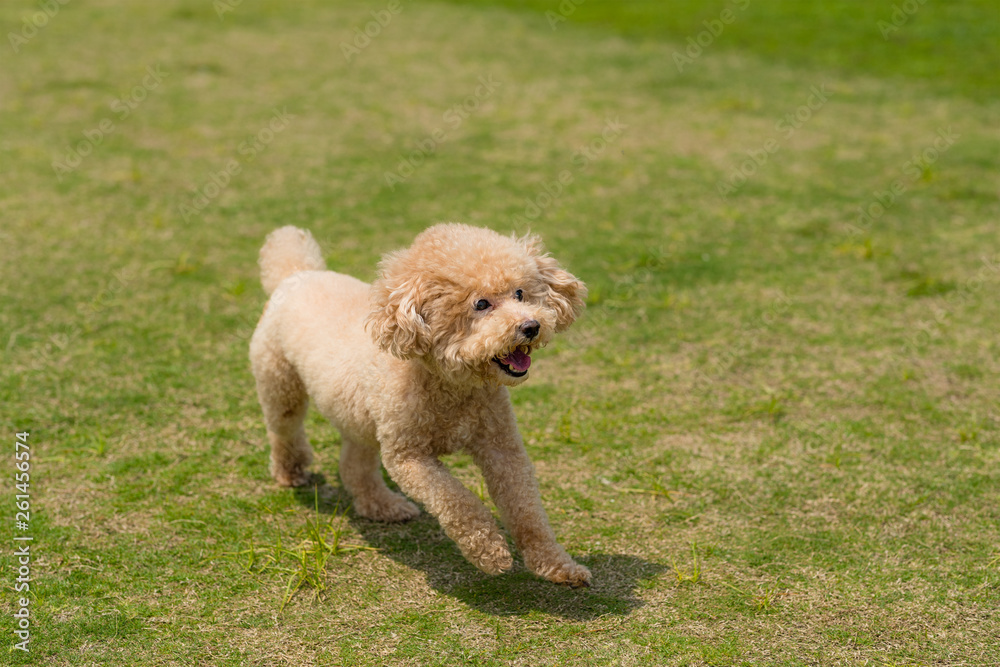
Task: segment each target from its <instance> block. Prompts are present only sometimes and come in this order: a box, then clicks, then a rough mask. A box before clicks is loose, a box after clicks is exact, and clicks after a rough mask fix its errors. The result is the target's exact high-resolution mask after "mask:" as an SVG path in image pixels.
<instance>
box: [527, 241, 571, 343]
mask: <svg viewBox="0 0 1000 667" xmlns="http://www.w3.org/2000/svg"><path fill="white" fill-rule="evenodd" d="M520 241H521V243H522V244H523V245H524V247H525V249H526V250H527V251H528V254H529V255H531V257H532V258H533V259H534V260H535V264H536V265H537V266H538V273H539V274H540V275H541V276H542V282H544V283H545V285H546V286H547V287H548V294H547V295H546V298H547V299H548V302H549V305H550V306H551V307H552V308H553V310H555V311H556V332H557V333H558V332H560V331H563V330H565V329H567V328H568V327H569V325H571V324H573V322H574V321H576V318H577V317H579V316H580V313H581V312H583V309H584V307H585V301H586V299H587V286H586V285H584V284H583V283H582V282H581V281H579V280H577V278H576V276H574V275H573V274H571V273H570V272H569V271H566V270H564V269H563V268H562V267H560V266H559V262H557V261H556V260H555V259H553V258H552V257H550V256H549V254H548V253H547V252H545V248H544V247H543V246H542V241H541V239H540V238H538V237H537V236H534V235H532V234H529V235H527V236H525V237H523V238H522V239H520Z"/></svg>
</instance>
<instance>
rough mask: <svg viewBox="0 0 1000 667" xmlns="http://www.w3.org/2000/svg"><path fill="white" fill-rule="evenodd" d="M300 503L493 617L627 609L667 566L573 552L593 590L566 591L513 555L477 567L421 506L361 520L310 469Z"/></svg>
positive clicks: (589, 615) (593, 614)
mask: <svg viewBox="0 0 1000 667" xmlns="http://www.w3.org/2000/svg"><path fill="white" fill-rule="evenodd" d="M295 497H296V499H297V500H298V502H299V503H300V504H302V505H303V506H305V507H308V508H310V509H318V510H319V512H320V513H321V514H327V515H329V514H333V513H335V512H337V513H344V511H345V508H346V509H347V511H346V517H347V521H348V523H349V524H350V525H351V527H353V528H354V529H355V530H357V531H358V532H359V533H360V534H361V535H362V537H363V538H364V539H365V542H366V544H367V546H370V547H373V548H375V549H377V550H378V551H379V552H380V553H381V554H383V555H385V556H388V557H389V558H392V559H393V560H394V561H396V562H398V563H400V564H402V565H404V566H406V567H408V568H411V569H414V570H420V571H422V572H424V573H425V575H426V577H427V583H428V584H430V586H431V587H432V588H433V589H434V590H436V591H438V592H440V593H442V594H444V595H448V596H451V597H453V598H456V599H458V600H461V601H462V602H464V603H465V604H467V605H469V606H470V607H473V608H475V609H477V610H479V611H481V612H483V613H486V614H491V615H494V616H521V615H525V614H529V613H531V612H542V613H546V614H552V615H555V616H561V617H563V618H567V619H571V620H576V621H587V620H590V619H594V618H597V617H599V616H607V615H609V614H614V615H626V614H629V613H631V612H632V611H634V610H635V609H638V608H639V607H641V606H642V605H643V601H642V600H641V599H640V598H639V596H638V595H637V593H636V589H637V588H638V587H639V586H640V585H642V584H643V583H644V582H646V581H649V580H650V579H652V578H654V577H656V576H657V575H658V574H660V573H661V572H663V571H664V570H666V569H667V568H666V567H665V566H663V565H660V564H658V563H651V562H649V561H645V560H643V559H641V558H636V557H635V556H626V555H619V554H591V555H590V556H587V557H579V558H576V560H577V561H579V562H580V563H581V564H583V565H586V566H587V567H588V568H590V571H591V573H592V574H593V585H592V587H591V588H585V589H576V590H574V589H570V588H568V587H565V586H558V585H555V584H552V583H550V582H548V581H545V580H543V579H541V578H539V577H537V576H535V575H534V574H532V573H531V572H528V571H527V570H526V569H525V568H524V564H523V562H521V560H520V558H519V557H518V554H516V553H515V559H514V560H515V565H514V569H513V570H512V571H511V572H508V573H506V574H503V575H500V576H497V577H493V576H490V575H487V574H484V573H482V572H480V571H479V570H477V569H476V568H475V567H474V566H473V565H472V564H471V563H469V562H468V561H467V560H465V558H464V557H463V556H462V554H461V552H460V551H459V550H458V547H457V546H456V545H455V543H454V542H452V541H451V540H450V539H449V538H448V537H447V536H446V535H445V534H444V531H442V530H441V526H440V525H439V524H438V522H437V520H435V519H434V517H432V516H430V515H429V514H427V512H422V513H421V514H420V516H419V517H417V518H416V519H414V520H412V521H408V522H406V523H380V522H376V521H369V520H368V519H363V518H361V517H359V516H358V515H357V514H355V513H354V512H353V511H352V510H351V509H349V506H350V502H351V497H350V495H349V494H348V493H347V491H345V490H344V489H343V488H341V487H340V486H339V485H337V486H332V485H330V484H327V482H326V478H325V477H324V476H323V475H321V474H314V475H313V478H312V480H311V483H310V484H309V485H308V486H304V487H300V488H298V489H295Z"/></svg>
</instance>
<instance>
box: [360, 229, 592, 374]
mask: <svg viewBox="0 0 1000 667" xmlns="http://www.w3.org/2000/svg"><path fill="white" fill-rule="evenodd" d="M586 297H587V288H586V286H585V285H584V284H583V283H582V282H580V281H579V280H577V279H576V278H575V277H573V276H572V275H570V274H569V273H568V272H566V271H564V270H563V269H562V268H560V267H559V264H558V263H557V262H556V261H555V260H554V259H552V258H551V257H549V256H548V255H547V254H546V253H545V251H544V249H543V248H542V245H541V242H540V240H539V239H538V237H536V236H525V237H522V238H515V237H507V236H501V235H500V234H497V233H496V232H494V231H491V230H489V229H482V228H479V227H470V226H468V225H462V224H443V225H436V226H434V227H431V228H430V229H428V230H426V231H424V232H423V233H422V234H420V235H419V236H417V238H416V240H414V242H413V245H412V246H410V247H409V248H408V249H406V250H401V251H398V252H394V253H390V254H388V255H386V256H385V257H384V258H383V260H382V262H381V264H380V265H379V277H378V279H377V280H376V281H375V284H374V285H373V286H372V311H371V313H370V314H369V315H368V320H367V322H366V326H367V327H368V330H369V331H370V332H371V334H372V337H373V338H374V340H375V343H376V344H377V345H378V346H379V347H380V348H381V349H383V350H385V351H387V352H390V353H392V354H393V355H395V356H397V357H399V358H401V359H421V360H423V361H424V362H425V363H426V364H427V365H428V367H430V368H432V369H434V370H436V371H437V372H439V373H440V374H442V375H444V376H446V377H447V378H448V379H450V380H451V381H453V382H460V383H465V384H479V385H481V384H505V385H516V384H520V383H521V382H523V381H524V380H525V378H526V377H527V375H528V367H529V366H530V365H531V353H532V352H533V351H534V350H535V349H537V348H538V347H541V346H543V345H545V344H546V343H548V342H549V341H550V340H551V339H552V336H553V335H554V334H556V333H558V332H560V331H563V330H564V329H566V328H567V327H569V325H570V324H572V323H573V321H574V320H575V319H576V318H577V316H578V315H579V314H580V312H581V311H582V310H583V307H584V299H586Z"/></svg>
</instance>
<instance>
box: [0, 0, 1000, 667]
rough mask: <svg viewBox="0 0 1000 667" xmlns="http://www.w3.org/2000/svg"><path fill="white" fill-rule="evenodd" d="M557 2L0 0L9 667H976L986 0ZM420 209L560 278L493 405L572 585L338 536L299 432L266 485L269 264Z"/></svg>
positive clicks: (416, 545) (999, 22) (435, 541)
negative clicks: (549, 337)
mask: <svg viewBox="0 0 1000 667" xmlns="http://www.w3.org/2000/svg"><path fill="white" fill-rule="evenodd" d="M577 2H579V0H577ZM567 3H568V4H567ZM567 3H563V4H560V3H559V2H557V1H556V0H551V1H550V2H544V1H542V0H538V1H534V0H531V1H529V0H522V1H515V0H511V1H509V2H495V3H494V2H441V3H435V2H419V3H418V2H412V3H411V2H408V1H406V0H400V1H399V2H389V1H388V0H387V1H386V2H382V1H381V0H379V1H377V2H374V3H370V4H359V3H351V2H346V1H337V2H319V1H318V0H304V1H303V2H299V3H288V6H286V4H285V3H281V2H278V1H277V0H273V1H270V2H264V1H261V2H254V1H253V0H244V1H243V2H238V1H237V0H218V1H217V2H215V3H214V4H213V2H210V1H209V0H198V1H196V0H174V1H170V2H161V3H142V2H138V1H132V2H125V1H118V0H115V1H112V0H103V1H101V0H94V1H89V0H74V1H73V2H68V3H66V4H64V5H63V4H58V3H35V2H25V1H22V0H18V1H16V2H7V3H4V5H3V6H2V7H0V25H2V26H3V28H4V30H3V33H4V35H5V43H4V44H3V45H2V47H0V53H2V55H0V63H2V65H3V66H2V67H0V166H2V168H0V242H2V247H3V248H4V249H5V260H6V261H5V262H4V263H3V265H2V267H0V271H2V272H3V273H2V277H0V304H2V309H0V355H2V357H0V359H2V362H0V404H2V406H3V408H2V410H0V425H2V429H3V433H4V438H5V439H6V442H7V443H8V444H7V446H6V450H5V451H6V452H7V453H6V454H4V455H3V456H4V457H5V459H6V461H5V462H4V463H3V470H4V471H5V473H4V476H3V479H4V480H6V482H5V484H4V485H3V494H4V498H3V499H2V501H0V506H3V507H6V508H7V511H8V517H7V519H6V521H7V526H8V528H6V529H4V530H2V531H0V537H2V539H3V542H4V545H5V546H4V547H3V549H2V550H0V554H2V558H0V582H2V584H0V591H2V594H0V636H2V637H3V638H4V645H3V646H2V647H0V664H5V665H6V664H11V665H27V664H32V665H35V664H37V665H52V666H63V665H135V664H141V665H261V666H271V665H530V666H532V667H534V666H536V665H744V664H745V665H814V664H815V665H820V664H821V665H853V664H886V665H889V664H891V665H992V664H998V663H1000V642H998V641H997V639H996V638H997V637H998V636H1000V615H998V612H997V609H998V606H1000V381H998V378H1000V337H998V327H997V322H1000V301H998V299H997V298H996V295H997V294H998V287H1000V228H998V224H997V221H998V218H1000V169H998V166H1000V158H998V156H1000V102H998V95H1000V83H998V79H997V76H996V73H995V69H996V58H997V57H998V49H1000V47H998V46H997V45H998V44H1000V39H998V37H1000V16H998V11H997V9H996V7H995V6H994V3H988V2H979V1H976V0H966V1H962V2H952V3H947V5H945V3H930V2H928V3H921V2H918V1H914V2H912V3H896V4H897V5H898V6H900V7H902V6H903V5H904V4H906V6H907V7H911V6H912V7H915V11H913V12H910V13H906V15H905V17H904V18H905V20H903V19H900V21H901V22H900V25H898V26H895V25H894V24H892V15H893V12H894V5H893V4H892V3H891V2H885V3H859V2H829V3H819V2H801V3H792V2H787V1H785V2H783V1H780V0H751V2H749V3H748V2H745V1H744V0H734V1H733V2H728V3H720V2H706V3H689V2H679V3H676V5H675V4H674V3H670V9H669V11H668V10H667V9H662V8H661V7H663V5H662V4H660V3H653V2H621V3H610V2H598V1H597V0H593V1H592V2H585V3H582V4H580V5H579V6H576V5H575V4H574V3H573V2H572V1H571V0H567ZM862 5H864V8H863V9H862ZM724 12H729V13H724ZM563 18H565V19H566V20H565V21H563V20H561V19H563ZM730 19H731V20H730ZM32 21H34V23H32ZM379 21H380V22H381V23H379ZM879 21H889V22H890V25H893V27H895V28H897V29H896V30H892V31H890V32H889V34H888V36H887V38H883V36H882V35H881V34H880V28H879V27H878V22H879ZM373 22H374V23H373ZM705 22H707V24H706V23H705ZM716 22H717V23H716ZM366 29H367V30H368V32H369V35H364V31H365V30H366ZM703 33H704V34H703ZM716 33H717V34H716ZM12 35H13V36H12ZM689 38H690V39H691V40H692V41H693V43H694V44H695V45H697V46H698V48H694V47H692V41H689ZM451 220H458V221H464V222H469V223H471V224H476V225H484V226H490V227H492V228H495V229H497V230H500V231H504V232H506V231H511V230H513V231H517V232H524V231H527V230H528V229H531V230H532V231H534V232H536V233H538V234H540V235H541V236H542V237H543V238H544V239H545V241H546V243H547V245H548V247H549V248H550V249H551V250H552V252H553V254H554V255H555V256H556V257H558V258H559V259H560V260H561V261H562V262H563V263H564V264H565V265H566V266H567V267H568V268H569V269H570V270H571V271H572V272H573V273H574V274H576V275H577V276H579V277H580V278H582V279H583V280H584V281H586V282H587V284H588V286H589V287H590V298H589V304H588V309H587V311H586V313H585V314H584V316H583V318H582V319H581V320H580V321H579V322H578V323H577V324H576V325H575V326H574V327H573V328H572V329H570V330H569V331H568V332H567V333H566V334H565V335H563V336H562V337H561V338H560V339H559V340H558V341H557V342H556V343H555V344H553V345H551V346H549V347H548V348H546V349H545V350H543V351H541V352H540V353H539V354H537V355H536V357H535V358H534V364H533V367H532V368H533V371H532V375H533V377H532V379H531V380H530V381H529V382H528V383H527V384H526V385H525V386H523V387H522V388H520V389H517V390H515V391H514V392H512V398H513V401H514V404H515V410H516V412H517V414H518V419H519V423H520V426H521V431H522V433H523V435H524V439H525V442H526V444H527V447H528V450H529V453H530V455H531V456H532V458H533V460H534V461H535V465H536V469H537V474H538V478H539V482H540V486H541V490H542V495H543V499H544V502H545V505H546V508H547V509H548V512H549V515H550V518H551V520H552V523H553V527H554V529H555V531H556V533H557V535H558V536H559V537H560V540H561V541H562V543H563V544H564V545H565V546H566V548H567V549H568V551H569V552H570V553H571V554H572V555H573V556H574V558H576V559H577V560H579V561H580V562H582V563H583V564H585V565H587V566H588V567H590V569H591V570H592V572H593V575H594V582H593V586H592V588H590V589H586V590H570V589H567V588H560V587H557V586H554V585H552V584H550V583H548V582H545V581H542V580H540V579H538V578H536V577H534V576H533V575H531V574H530V573H528V572H526V571H525V570H524V569H523V566H522V565H520V564H518V565H516V567H515V570H514V572H512V573H510V574H506V575H502V576H500V577H489V576H487V575H484V574H481V573H480V572H478V571H477V570H476V569H475V568H474V567H472V566H471V565H470V564H469V563H467V562H466V561H465V560H464V559H463V558H462V557H461V554H460V553H459V551H458V549H457V547H456V546H455V545H454V544H453V543H452V542H451V541H450V540H448V539H447V538H446V537H445V536H444V534H443V532H442V531H441V529H440V527H439V526H438V524H437V523H436V522H435V521H434V520H433V519H431V518H430V517H428V516H427V515H426V514H424V515H422V516H421V517H420V518H419V519H417V520H415V521H413V522H410V523H408V524H404V525H383V524H378V523H373V522H369V521H366V520H363V519H360V518H358V517H357V516H356V515H354V514H353V512H352V511H351V509H350V507H349V503H350V500H349V498H348V497H346V495H345V494H344V493H343V492H342V491H341V488H340V482H339V478H338V474H337V456H338V449H339V448H338V443H339V436H338V434H337V433H336V432H335V431H334V430H333V429H332V428H331V427H330V426H329V425H328V424H327V423H326V422H325V421H324V420H323V419H322V418H321V417H320V416H319V415H318V414H316V413H311V414H310V416H309V418H308V420H307V428H308V430H309V432H310V434H311V437H312V442H313V445H314V447H315V449H316V454H317V457H316V458H317V461H316V465H315V470H316V471H317V472H318V473H319V474H320V475H321V476H322V477H321V478H320V482H321V483H320V484H319V485H318V486H316V487H312V488H306V489H301V490H296V491H292V490H287V489H281V488H278V487H277V486H276V485H275V484H274V483H273V482H272V480H271V479H270V476H269V474H268V465H267V459H268V451H267V445H266V439H265V433H264V426H263V421H262V418H261V416H260V411H259V407H258V406H257V401H256V396H255V393H254V389H253V378H252V376H251V374H250V370H249V362H248V359H247V344H248V338H249V335H250V333H251V332H252V330H253V327H254V325H255V324H256V321H257V318H258V317H259V315H260V312H261V309H262V308H263V305H264V301H265V297H264V294H263V291H262V290H261V288H260V284H259V279H258V275H257V266H256V259H257V252H258V249H259V247H260V245H261V243H262V242H263V239H264V237H265V235H266V234H267V233H268V232H269V231H270V230H272V229H274V228H275V227H278V226H281V225H285V224H294V225H298V226H301V227H306V228H309V229H311V230H312V231H313V233H314V234H315V236H316V238H317V239H318V240H319V242H320V243H321V245H322V247H323V252H324V255H325V256H326V259H327V263H328V265H329V266H330V267H331V268H334V269H336V270H338V271H342V272H345V273H349V274H352V275H355V276H358V277H360V278H363V279H366V280H370V279H371V278H372V277H373V275H374V269H375V264H376V262H377V261H378V259H379V257H380V256H381V255H382V254H383V253H384V252H387V251H389V250H393V249H397V248H399V247H402V246H404V245H406V244H408V243H409V241H410V240H411V239H412V238H413V236H414V235H415V234H416V233H418V232H419V231H420V230H422V229H423V228H425V227H427V226H429V225H431V224H433V223H435V222H440V221H451ZM17 433H29V434H30V435H27V436H22V438H21V439H22V440H24V441H25V443H24V444H27V445H28V447H29V449H28V450H25V449H24V448H23V446H22V448H21V452H22V453H23V452H24V451H28V452H29V454H30V458H29V459H28V465H27V466H22V469H23V468H24V467H28V468H29V474H30V485H29V486H26V487H22V488H20V489H19V488H17V486H16V481H15V477H14V475H15V473H16V472H17V469H16V466H17V465H18V464H19V463H24V461H17V459H16V455H17V446H16V442H17V438H18V436H17V435H16V434H17ZM447 463H448V464H449V465H450V466H451V468H452V469H453V471H454V472H455V474H456V475H458V476H459V477H460V478H461V479H462V480H463V481H464V482H465V483H467V484H468V486H469V488H471V489H472V490H474V491H477V492H480V493H482V481H481V478H480V476H479V475H478V473H477V471H476V469H475V468H474V466H473V465H472V463H471V461H470V459H469V458H468V457H465V456H456V457H454V458H451V459H449V460H448V461H447ZM22 483H23V482H22ZM18 494H20V495H27V496H29V498H28V499H27V503H28V505H30V509H29V512H30V518H28V520H27V521H23V522H22V524H21V526H19V525H18V523H17V521H21V520H22V519H19V518H17V517H16V512H17V511H18V508H17V507H16V503H17V502H25V501H24V500H23V499H17V498H16V495H18ZM18 537H31V538H32V540H31V541H30V542H28V541H26V540H18V541H15V540H14V538H18ZM25 545H27V546H28V547H29V552H30V557H29V558H28V565H26V566H25V567H28V568H29V569H30V575H29V576H30V582H29V583H30V590H29V591H27V592H20V591H18V590H17V589H18V587H19V584H18V582H17V579H18V577H19V576H21V575H19V571H20V568H21V567H22V565H23V562H19V560H18V556H17V555H16V554H15V552H16V551H17V550H18V549H23V548H24V547H25ZM25 596H26V597H25ZM22 597H25V599H26V600H27V601H28V603H27V605H22V604H21V598H22ZM24 606H26V607H27V609H28V610H29V620H28V625H29V632H30V640H29V643H28V644H27V645H26V646H27V647H28V648H30V652H29V653H25V652H24V651H21V650H18V649H16V648H15V647H14V645H15V644H16V643H18V642H21V641H23V640H22V638H18V637H17V636H16V635H15V630H17V629H18V623H19V620H18V619H17V618H15V614H16V613H21V612H20V610H21V609H22V607H24Z"/></svg>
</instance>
